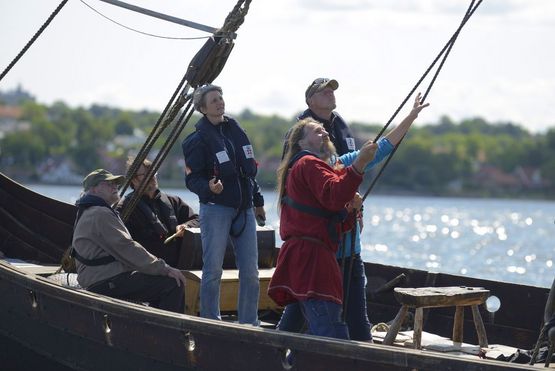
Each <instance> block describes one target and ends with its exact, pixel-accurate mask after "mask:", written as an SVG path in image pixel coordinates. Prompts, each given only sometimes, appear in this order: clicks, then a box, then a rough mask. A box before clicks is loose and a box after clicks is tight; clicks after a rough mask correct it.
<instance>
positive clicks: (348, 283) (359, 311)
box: [278, 78, 428, 342]
mask: <svg viewBox="0 0 555 371" xmlns="http://www.w3.org/2000/svg"><path fill="white" fill-rule="evenodd" d="M338 88H339V83H338V82H337V80H334V79H328V78H317V79H315V80H314V81H312V82H311V83H310V84H309V85H308V87H307V89H306V91H305V101H306V104H307V105H308V108H307V109H306V110H305V111H304V112H303V113H302V114H301V115H300V116H299V117H298V120H303V119H306V118H312V119H314V120H316V121H318V122H320V123H322V125H323V127H324V129H325V130H326V132H327V133H328V134H329V138H330V140H331V142H332V143H333V144H334V146H335V149H336V152H337V156H338V158H337V160H338V161H340V162H341V163H343V164H344V165H350V164H351V161H352V160H353V159H354V158H355V157H356V152H355V151H356V144H355V140H354V138H353V135H352V133H351V131H350V129H349V127H348V126H347V123H346V122H345V120H343V118H342V117H341V116H340V115H339V114H338V113H337V112H335V111H334V110H335V108H336V101H335V91H336V90H337V89H338ZM420 100H421V95H420V93H419V94H417V96H416V97H415V100H414V104H413V107H412V110H411V112H410V113H409V115H408V116H406V117H405V119H403V120H402V121H401V123H400V124H399V125H397V126H396V127H395V128H393V129H392V130H391V131H389V132H388V133H387V134H386V135H385V136H384V137H382V138H381V139H380V140H379V141H378V142H377V143H376V144H377V145H378V151H377V153H376V159H375V161H372V162H371V163H370V164H369V168H368V169H366V170H369V169H370V168H371V167H373V166H375V165H377V164H378V163H379V162H380V161H382V160H383V159H385V158H387V156H388V155H389V154H390V153H391V152H392V151H393V149H394V148H395V146H397V144H398V143H399V142H400V141H401V139H402V138H403V137H404V135H405V134H406V132H407V131H408V129H409V128H410V126H411V125H412V123H413V122H414V120H415V119H416V118H417V117H418V114H419V113H420V111H421V110H422V109H424V108H425V107H427V106H428V104H427V103H426V104H421V103H420ZM290 132H291V130H290V131H288V132H287V134H286V136H285V143H284V146H283V154H284V155H285V153H286V152H287V149H288V145H287V140H288V138H289V134H290ZM361 229H362V213H359V220H358V223H357V225H356V226H355V234H354V235H355V238H354V239H355V242H354V243H353V244H351V238H352V233H350V232H348V233H345V234H344V235H343V238H342V246H340V248H339V249H338V251H337V256H336V257H337V260H338V263H339V264H341V265H343V266H344V267H347V268H345V269H344V270H343V284H344V287H343V289H344V292H345V293H347V292H348V293H349V294H348V295H347V301H346V304H345V307H346V313H345V321H346V322H347V325H348V327H349V334H350V337H351V339H352V340H359V341H368V342H371V341H372V334H371V333H370V329H371V323H370V320H369V318H368V313H367V309H366V290H365V288H366V275H365V271H364V262H363V261H362V258H361V256H360V252H361V244H360V231H361ZM353 245H354V251H351V248H352V246H353ZM351 260H352V262H351ZM349 266H352V269H348V267H349ZM303 325H304V318H303V316H302V313H301V308H300V307H299V306H298V305H297V304H295V303H293V304H290V305H288V306H287V307H286V308H285V310H284V312H283V316H282V318H281V320H280V322H279V324H278V329H279V330H283V331H290V332H299V331H301V329H302V328H303Z"/></svg>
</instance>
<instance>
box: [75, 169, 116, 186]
mask: <svg viewBox="0 0 555 371" xmlns="http://www.w3.org/2000/svg"><path fill="white" fill-rule="evenodd" d="M103 181H114V182H116V184H117V185H122V184H123V182H124V181H125V176H123V175H114V174H112V173H111V172H109V171H108V170H104V169H96V170H93V171H91V172H90V173H89V175H87V176H86V177H85V178H84V179H83V189H84V190H85V191H88V190H89V189H90V188H91V187H95V186H97V185H98V184H100V182H103Z"/></svg>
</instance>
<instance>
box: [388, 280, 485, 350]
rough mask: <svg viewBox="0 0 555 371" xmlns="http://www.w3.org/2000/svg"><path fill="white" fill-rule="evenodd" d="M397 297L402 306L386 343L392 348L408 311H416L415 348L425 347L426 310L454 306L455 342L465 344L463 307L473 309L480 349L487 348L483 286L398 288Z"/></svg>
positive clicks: (396, 290)
mask: <svg viewBox="0 0 555 371" xmlns="http://www.w3.org/2000/svg"><path fill="white" fill-rule="evenodd" d="M394 295H395V298H396V299H397V301H398V302H399V303H401V304H402V306H401V309H400V310H399V312H398V313H397V316H396V317H395V319H394V320H393V323H392V324H391V327H390V328H389V330H388V331H387V334H386V336H385V338H384V341H383V344H386V345H391V344H393V342H394V341H395V338H396V337H397V334H398V333H399V329H400V328H401V324H402V323H403V320H404V319H405V316H406V314H407V312H408V309H409V308H415V315H414V334H413V340H414V348H415V349H421V347H422V343H421V341H422V322H423V317H424V315H423V308H440V307H450V306H454V307H456V309H455V319H454V323H453V342H454V343H462V340H463V322H464V307H465V306H471V308H472V315H473V317H474V326H475V327H476V332H477V334H478V342H479V344H480V347H487V346H488V339H487V337H486V330H485V327H484V323H483V322H482V316H481V315H480V311H479V310H478V305H480V304H483V303H484V302H485V301H486V299H487V298H488V297H489V290H486V289H484V288H483V287H420V288H395V292H394Z"/></svg>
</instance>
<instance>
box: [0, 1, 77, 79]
mask: <svg viewBox="0 0 555 371" xmlns="http://www.w3.org/2000/svg"><path fill="white" fill-rule="evenodd" d="M66 3H67V0H63V1H62V2H61V3H60V5H58V7H57V8H56V9H55V10H54V11H53V12H52V14H50V17H48V19H47V20H46V22H44V24H43V25H42V26H41V28H39V30H38V31H37V32H36V33H35V34H34V35H33V37H32V38H31V40H29V42H28V43H27V44H26V45H25V46H24V47H23V49H21V51H20V52H19V54H17V56H16V57H15V58H14V59H13V61H12V62H11V63H10V64H9V65H8V67H6V68H5V69H4V71H3V72H2V74H1V75H0V81H2V79H3V78H4V76H6V75H7V74H8V72H10V70H11V69H12V67H13V66H15V64H16V63H17V62H18V61H19V59H20V58H21V57H23V54H25V53H26V52H27V50H28V49H29V48H30V47H31V45H33V43H34V42H35V41H36V40H37V39H38V37H39V36H40V35H41V34H42V32H43V31H44V30H45V29H46V27H48V25H50V22H52V20H53V19H54V17H55V16H57V15H58V13H59V12H60V10H62V8H63V7H64V5H66Z"/></svg>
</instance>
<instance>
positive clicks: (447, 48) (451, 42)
mask: <svg viewBox="0 0 555 371" xmlns="http://www.w3.org/2000/svg"><path fill="white" fill-rule="evenodd" d="M474 2H475V0H472V2H471V4H470V6H469V8H468V10H467V11H466V13H465V15H464V17H463V20H462V22H461V24H460V25H459V27H458V28H457V30H456V31H455V33H454V34H453V35H452V36H451V38H450V39H449V41H448V42H447V43H446V44H445V46H444V47H443V49H442V50H441V51H440V52H439V54H438V55H437V57H436V58H435V59H434V61H433V62H432V64H431V65H430V66H429V67H428V69H427V70H426V72H424V74H423V75H422V77H420V79H419V80H418V82H417V83H416V84H415V85H414V86H413V88H412V89H411V91H410V92H409V94H408V95H407V96H406V97H405V99H404V100H403V102H402V103H401V104H400V105H399V107H398V108H397V109H396V110H395V113H394V114H393V115H392V116H391V118H390V119H389V120H388V122H387V124H386V125H385V126H384V127H383V128H382V130H381V131H380V132H379V133H378V135H377V136H376V138H375V139H374V143H375V142H377V141H378V139H379V138H380V137H381V136H382V134H383V133H384V132H385V130H386V129H387V127H388V126H389V125H390V124H391V122H392V121H393V120H394V119H395V117H396V116H397V114H398V113H399V111H401V109H402V108H403V107H404V106H405V104H406V103H407V101H408V100H409V98H410V97H411V96H412V95H413V94H414V92H415V91H416V89H418V87H419V86H420V84H421V83H422V81H423V80H424V78H426V76H427V75H428V74H429V73H430V71H431V70H432V68H433V67H434V66H435V64H436V63H437V62H438V60H439V59H440V58H441V57H442V56H444V58H443V60H442V62H441V63H440V65H439V67H438V69H437V71H436V73H435V75H434V77H433V79H432V81H431V82H430V84H429V85H428V88H427V89H426V93H425V95H424V96H423V98H422V100H421V103H424V100H425V98H426V97H427V96H428V94H429V92H430V90H431V88H432V86H433V85H434V83H435V81H436V78H437V76H438V75H439V72H440V71H441V69H442V68H443V65H444V63H445V60H446V59H447V56H448V55H449V53H450V52H451V49H452V48H453V45H454V43H455V41H456V40H457V37H458V36H459V33H460V32H461V30H462V28H463V27H464V26H465V24H466V23H467V22H468V20H469V19H470V17H471V16H472V15H473V14H474V12H475V11H476V9H477V8H478V6H480V4H481V3H482V0H478V3H477V4H476V5H475V6H474ZM444 54H445V55H444ZM403 138H404V137H403ZM402 140H403V139H401V140H400V141H399V143H397V145H396V146H395V148H394V149H393V151H392V152H391V154H390V155H389V157H388V158H387V160H386V162H385V163H384V164H383V166H382V167H381V168H380V171H379V172H378V174H377V175H376V177H375V178H374V179H373V180H372V183H371V184H370V186H369V187H368V190H367V191H366V193H365V194H364V196H363V197H362V202H364V201H365V200H366V197H368V195H369V194H370V191H372V189H373V188H374V185H375V184H376V182H377V181H378V179H379V178H380V176H381V175H382V173H383V171H384V170H385V168H386V167H387V165H388V164H389V162H390V161H391V159H392V158H393V155H394V154H395V152H396V151H397V148H399V145H400V144H401V142H402Z"/></svg>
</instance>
